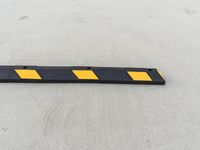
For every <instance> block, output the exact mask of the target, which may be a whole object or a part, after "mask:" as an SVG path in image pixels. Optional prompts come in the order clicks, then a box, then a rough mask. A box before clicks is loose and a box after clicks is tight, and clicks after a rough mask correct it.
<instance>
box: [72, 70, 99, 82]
mask: <svg viewBox="0 0 200 150" xmlns="http://www.w3.org/2000/svg"><path fill="white" fill-rule="evenodd" d="M72 71H73V73H74V74H75V75H76V77H77V78H78V79H85V80H99V78H98V77H97V76H96V75H95V73H94V72H93V71H92V70H72Z"/></svg>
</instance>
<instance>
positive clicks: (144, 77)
mask: <svg viewBox="0 0 200 150" xmlns="http://www.w3.org/2000/svg"><path fill="white" fill-rule="evenodd" d="M140 75H141V76H140ZM0 82H18V83H20V82H21V83H26V82H28V83H124V84H159V85H164V84H165V80H164V79H163V77H162V75H161V74H160V73H159V71H158V70H157V69H154V68H153V69H152V68H117V67H116V68H112V67H84V66H74V67H64V66H60V67H58V66H57V67H56V66H54V67H53V66H0Z"/></svg>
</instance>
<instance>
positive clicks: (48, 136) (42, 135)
mask: <svg viewBox="0 0 200 150" xmlns="http://www.w3.org/2000/svg"><path fill="white" fill-rule="evenodd" d="M199 57H200V1H199V0H173V1H172V0H171V1H170V0H151V1H147V0H84V1H83V0H59V1H56V0H0V64H1V65H51V66H52V65H65V66H70V65H75V66H76V65H89V66H90V65H92V66H116V67H156V68H159V69H160V70H161V71H162V73H163V74H164V76H165V79H166V85H165V86H155V85H149V86H147V85H110V84H13V83H10V84H6V83H2V84H0V149H1V150H64V149H67V150H199V149H200V95H199V93H200V67H199V65H200V58H199Z"/></svg>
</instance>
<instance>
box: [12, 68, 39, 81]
mask: <svg viewBox="0 0 200 150" xmlns="http://www.w3.org/2000/svg"><path fill="white" fill-rule="evenodd" d="M15 71H16V73H17V74H18V75H19V77H20V78H21V79H33V80H41V79H42V78H41V77H40V75H39V74H38V73H37V71H36V70H27V69H15Z"/></svg>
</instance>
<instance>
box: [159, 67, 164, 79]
mask: <svg viewBox="0 0 200 150" xmlns="http://www.w3.org/2000/svg"><path fill="white" fill-rule="evenodd" d="M157 71H158V73H159V74H160V76H161V77H162V78H163V79H164V76H163V74H162V73H161V72H160V70H158V69H157Z"/></svg>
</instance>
